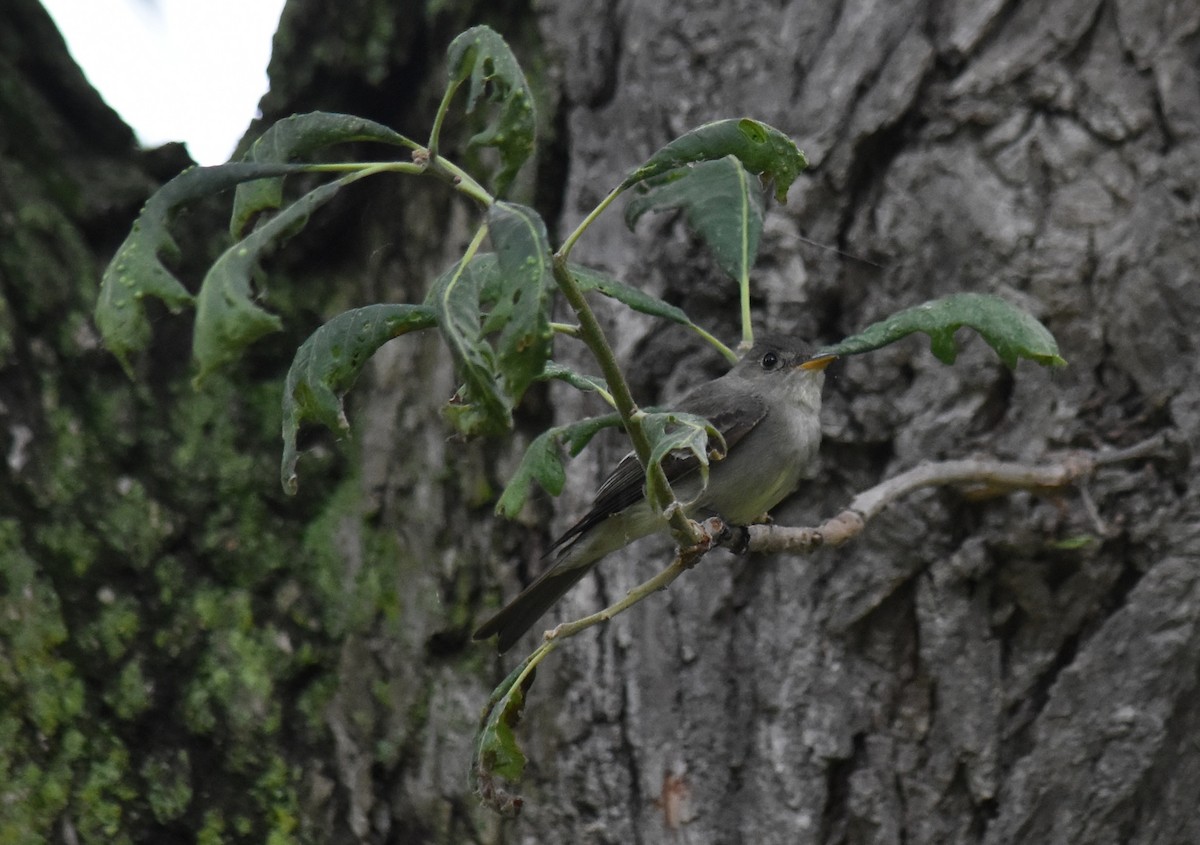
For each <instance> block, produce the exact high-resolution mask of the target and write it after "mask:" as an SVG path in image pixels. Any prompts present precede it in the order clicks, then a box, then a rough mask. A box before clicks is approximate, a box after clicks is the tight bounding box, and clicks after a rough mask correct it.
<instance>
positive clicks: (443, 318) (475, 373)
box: [425, 255, 513, 434]
mask: <svg viewBox="0 0 1200 845" xmlns="http://www.w3.org/2000/svg"><path fill="white" fill-rule="evenodd" d="M497 266H498V265H497V263H496V257H495V256H492V255H488V256H475V258H474V259H473V260H470V261H460V262H458V263H457V264H455V265H454V266H453V267H451V268H450V269H449V270H448V271H446V272H445V273H443V274H442V275H441V276H439V277H438V279H437V280H436V281H434V283H433V286H432V287H431V288H430V290H429V295H428V296H427V297H426V300H425V302H426V304H427V305H429V306H430V307H432V308H433V311H434V314H435V315H436V316H437V326H438V329H439V330H440V331H441V333H442V337H443V339H444V340H445V341H446V345H447V346H448V347H449V348H450V353H451V354H452V355H453V356H454V361H455V364H456V365H457V368H458V374H459V377H460V378H462V379H463V385H462V387H461V388H459V391H458V393H457V394H456V395H455V396H454V398H453V399H452V400H451V402H450V404H449V405H448V406H447V407H446V409H445V412H446V416H447V418H448V419H449V420H450V422H451V424H453V425H454V427H455V428H457V429H458V430H459V431H461V432H462V433H463V434H490V433H499V432H502V431H507V430H508V429H509V428H511V427H512V409H513V403H512V401H511V399H510V398H509V396H508V394H507V393H505V391H504V390H503V389H502V387H503V382H502V379H501V376H500V367H499V364H498V362H497V360H496V352H495V350H494V349H493V348H492V346H491V344H490V343H489V342H488V341H487V338H486V336H485V326H484V321H485V318H486V314H485V311H484V302H485V301H486V299H485V295H486V296H487V297H490V296H491V291H493V290H494V289H495V286H497V285H498V284H499V281H498V279H499V276H498V270H497Z"/></svg>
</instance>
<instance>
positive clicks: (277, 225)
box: [192, 178, 347, 381]
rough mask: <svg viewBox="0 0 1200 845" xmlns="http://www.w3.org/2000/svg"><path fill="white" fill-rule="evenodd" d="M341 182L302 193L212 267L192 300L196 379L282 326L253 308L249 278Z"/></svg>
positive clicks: (251, 287) (224, 254) (193, 350)
mask: <svg viewBox="0 0 1200 845" xmlns="http://www.w3.org/2000/svg"><path fill="white" fill-rule="evenodd" d="M345 181H347V179H346V178H343V179H341V180H338V181H336V182H329V183H326V184H324V185H321V186H320V187H319V188H316V189H315V190H312V191H310V192H309V193H307V194H305V195H304V196H303V197H301V198H300V199H298V200H296V202H294V203H292V204H291V205H290V206H288V207H287V208H286V209H284V210H283V211H281V212H280V213H279V214H277V215H275V216H274V217H273V218H271V219H270V220H269V221H267V222H266V224H264V225H262V226H260V227H259V228H258V229H256V230H255V231H254V232H252V233H251V234H250V235H249V236H248V237H247V238H246V239H245V240H243V241H241V242H240V243H236V244H234V245H233V246H231V247H230V248H229V249H227V250H225V252H224V253H223V254H222V255H221V257H220V258H218V259H217V260H216V261H215V262H214V263H213V265H212V267H211V268H210V269H209V271H208V274H207V275H206V276H205V277H204V282H203V284H201V286H200V293H199V294H198V295H197V297H196V327H195V330H194V335H193V339H192V356H193V357H194V358H195V359H196V363H197V364H199V370H200V371H199V374H198V375H197V377H196V378H197V381H200V380H203V379H204V378H205V377H206V376H207V375H208V374H209V373H211V372H212V371H213V370H214V369H216V368H217V367H219V366H221V365H222V364H225V363H228V362H229V361H231V360H233V359H234V358H236V357H237V356H238V355H240V354H241V353H242V350H243V349H245V347H246V346H248V345H249V344H251V343H253V342H254V341H256V340H258V338H260V337H262V336H263V335H265V334H268V333H270V332H274V331H279V330H280V329H281V328H283V324H282V323H281V322H280V320H279V317H278V316H276V315H275V314H272V313H270V312H268V311H265V310H264V309H262V308H260V307H259V306H258V305H257V304H255V302H254V300H253V285H252V278H253V276H254V275H255V274H256V273H258V272H260V270H259V262H260V261H262V259H263V258H265V257H267V256H269V255H270V254H271V253H272V252H274V251H275V250H276V249H277V248H278V247H279V246H280V245H281V244H283V243H284V242H285V241H286V240H287V239H288V238H290V237H291V236H292V235H294V234H296V233H297V232H299V231H300V230H301V229H303V228H304V226H305V224H307V223H308V219H309V217H310V216H311V215H312V212H313V211H314V210H316V209H317V208H318V207H320V206H322V205H324V204H325V203H327V202H329V200H331V199H332V198H333V196H334V195H335V194H336V193H337V192H338V191H339V190H340V189H341V187H342V185H343V184H344V182H345Z"/></svg>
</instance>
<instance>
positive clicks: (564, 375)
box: [538, 361, 608, 393]
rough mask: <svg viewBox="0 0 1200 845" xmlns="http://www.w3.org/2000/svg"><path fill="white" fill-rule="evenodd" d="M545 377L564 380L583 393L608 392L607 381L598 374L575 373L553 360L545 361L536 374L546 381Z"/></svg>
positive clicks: (539, 378) (540, 379)
mask: <svg viewBox="0 0 1200 845" xmlns="http://www.w3.org/2000/svg"><path fill="white" fill-rule="evenodd" d="M547 379H558V380H559V381H564V382H566V383H567V384H569V385H571V387H574V388H575V389H576V390H581V391H583V392H584V393H608V383H607V382H605V381H604V379H602V378H600V377H599V376H590V375H588V374H586V373H577V372H575V371H574V370H572V369H570V368H568V367H564V366H563V365H562V364H558V363H555V362H554V361H547V362H546V366H545V367H544V368H542V372H541V373H540V374H539V375H538V380H539V381H546V380H547Z"/></svg>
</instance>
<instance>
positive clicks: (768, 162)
mask: <svg viewBox="0 0 1200 845" xmlns="http://www.w3.org/2000/svg"><path fill="white" fill-rule="evenodd" d="M727 155H732V156H736V157H737V158H738V160H739V161H741V163H742V165H743V166H745V168H746V169H747V170H748V171H750V172H751V173H755V174H759V175H762V176H763V177H765V178H766V179H769V180H770V181H772V182H774V183H775V199H776V200H778V201H779V202H784V201H786V200H787V192H788V188H790V187H791V186H792V183H793V182H795V181H796V177H797V176H799V175H800V171H802V170H804V168H806V167H808V160H807V159H806V158H805V157H804V153H802V152H800V149H799V148H798V147H797V146H796V143H795V142H794V141H793V140H792V139H791V138H789V137H788V136H787V135H784V134H783V133H782V132H780V131H779V130H778V129H775V128H774V127H772V126H768V125H767V124H765V123H762V122H760V121H757V120H751V119H750V118H748V117H744V118H741V119H737V118H732V119H729V120H718V121H716V122H715V123H706V124H704V125H703V126H700V127H698V128H696V129H693V130H692V131H691V132H688V133H685V134H683V135H680V136H679V137H678V138H676V139H675V140H674V141H672V142H671V143H669V144H667V145H666V146H665V147H663V148H662V149H660V150H659V151H658V152H656V153H655V154H654V155H652V156H651V157H650V158H649V160H647V161H646V163H645V164H643V165H642V166H641V167H639V168H637V169H636V170H634V171H632V172H631V173H630V174H629V175H628V176H627V177H625V181H624V182H622V183H621V188H622V189H625V188H631V187H633V186H634V185H636V184H638V183H639V182H644V181H646V180H647V179H654V178H655V177H658V176H661V175H662V174H664V173H667V172H669V171H671V170H675V169H676V168H679V167H683V166H684V165H687V164H694V163H695V162H699V161H712V160H716V159H721V158H724V157H725V156H727Z"/></svg>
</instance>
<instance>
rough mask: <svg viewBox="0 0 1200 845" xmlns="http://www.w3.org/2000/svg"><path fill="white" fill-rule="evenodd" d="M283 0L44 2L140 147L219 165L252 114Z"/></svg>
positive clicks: (73, 52) (264, 83)
mask: <svg viewBox="0 0 1200 845" xmlns="http://www.w3.org/2000/svg"><path fill="white" fill-rule="evenodd" d="M283 3H284V0H42V5H43V6H45V7H46V10H47V11H48V12H50V15H51V17H53V18H54V21H55V23H57V24H58V28H59V31H60V32H62V34H63V37H64V38H65V39H66V41H67V46H68V48H69V49H70V51H71V55H72V56H74V58H75V61H76V62H77V63H78V64H79V66H80V67H82V68H83V72H84V73H85V74H86V75H87V77H88V79H89V80H90V81H91V83H92V85H93V86H94V87H95V88H96V90H98V91H99V92H100V94H101V96H102V97H104V99H105V101H106V102H107V103H108V104H109V105H110V106H112V108H114V109H115V110H116V111H117V112H118V113H119V114H120V115H121V117H122V118H124V120H125V122H126V123H128V124H129V125H130V126H132V127H133V129H134V131H135V132H136V133H137V135H138V139H139V140H140V141H141V143H142V145H143V146H147V147H156V146H159V145H160V144H165V143H167V142H168V141H183V142H184V143H186V144H187V146H188V151H189V152H190V153H191V154H192V158H194V159H195V160H196V161H197V162H199V163H200V164H220V163H222V162H224V161H227V160H228V159H229V156H230V154H231V153H232V152H233V147H234V145H235V144H236V143H237V141H238V139H239V138H241V136H242V135H243V134H244V133H245V131H246V127H247V126H249V124H250V121H251V120H253V119H254V117H255V116H256V115H257V113H258V101H259V99H260V98H261V97H262V95H263V94H265V93H266V90H267V61H268V60H269V59H270V56H271V37H272V36H273V35H274V34H275V28H276V26H277V24H278V23H279V13H280V12H281V11H282V9H283Z"/></svg>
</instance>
